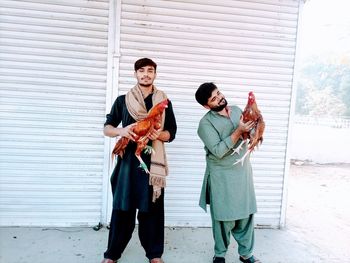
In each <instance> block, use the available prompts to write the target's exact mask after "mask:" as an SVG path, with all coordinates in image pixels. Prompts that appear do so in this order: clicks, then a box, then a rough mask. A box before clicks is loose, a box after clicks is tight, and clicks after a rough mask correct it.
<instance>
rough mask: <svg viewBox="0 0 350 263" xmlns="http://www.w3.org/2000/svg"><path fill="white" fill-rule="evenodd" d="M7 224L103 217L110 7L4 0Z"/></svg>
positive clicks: (2, 154) (0, 209) (1, 154)
mask: <svg viewBox="0 0 350 263" xmlns="http://www.w3.org/2000/svg"><path fill="white" fill-rule="evenodd" d="M0 8H1V10H0V13H1V18H0V30H1V40H0V59H1V77H0V83H1V103H0V113H1V118H0V122H1V127H0V134H1V151H0V158H1V167H0V168H1V181H0V182H1V193H0V218H1V225H34V226H73V225H79V226H80V225H93V224H96V223H98V222H99V221H100V217H101V205H102V173H103V161H104V160H103V151H104V137H103V134H102V127H103V121H104V115H105V96H106V76H107V36H108V12H109V10H108V8H109V1H108V0H105V1H85V0H75V1H68V0H63V1H59V0H50V1H44V0H36V1H6V0H3V1H1V4H0Z"/></svg>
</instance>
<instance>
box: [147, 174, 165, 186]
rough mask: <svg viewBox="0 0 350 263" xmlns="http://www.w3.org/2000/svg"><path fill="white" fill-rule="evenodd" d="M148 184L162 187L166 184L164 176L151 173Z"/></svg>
mask: <svg viewBox="0 0 350 263" xmlns="http://www.w3.org/2000/svg"><path fill="white" fill-rule="evenodd" d="M149 184H150V185H156V186H158V187H161V188H164V187H165V186H166V180H165V177H164V176H157V175H153V174H151V175H150V177H149Z"/></svg>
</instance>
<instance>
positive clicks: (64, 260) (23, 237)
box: [0, 227, 340, 263]
mask: <svg viewBox="0 0 350 263" xmlns="http://www.w3.org/2000/svg"><path fill="white" fill-rule="evenodd" d="M0 234H1V238H0V240H1V256H0V262H3V263H33V262H35V263H99V262H100V261H101V259H102V253H103V251H104V250H105V247H106V244H107V236H108V230H106V229H105V228H103V229H101V230H99V231H94V230H93V229H91V228H23V227H21V228H12V227H11V228H1V231H0ZM165 243H166V244H165V253H164V257H163V258H164V260H165V262H166V263H177V262H182V263H210V262H212V261H211V258H212V256H213V241H212V235H211V229H210V228H167V229H166V241H165ZM255 255H256V256H257V257H258V258H260V259H261V260H263V262H265V263H266V262H269V263H277V262H281V263H282V262H283V263H285V262H291V263H294V262H295V263H297V262H340V261H329V259H328V258H327V255H326V254H324V255H322V254H320V251H319V250H318V249H317V247H314V246H313V245H312V244H309V243H307V242H304V241H303V240H301V239H300V238H299V237H298V235H297V234H296V233H293V231H288V230H266V229H257V230H256V253H255ZM226 261H227V262H237V263H238V262H239V260H238V254H237V245H236V243H235V242H234V241H233V240H232V243H231V246H230V250H229V252H228V253H227V256H226ZM120 262H121V263H146V262H147V259H146V258H145V256H144V252H143V250H142V248H141V245H140V242H139V240H138V236H137V233H134V235H133V238H132V240H131V242H130V243H129V245H128V247H127V249H126V251H125V252H124V254H123V256H122V258H121V260H120Z"/></svg>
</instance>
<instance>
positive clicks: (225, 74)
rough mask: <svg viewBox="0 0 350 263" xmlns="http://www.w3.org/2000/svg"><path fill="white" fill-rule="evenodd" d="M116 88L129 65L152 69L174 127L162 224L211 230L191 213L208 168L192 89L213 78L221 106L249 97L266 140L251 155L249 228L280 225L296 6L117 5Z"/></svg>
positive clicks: (124, 82)
mask: <svg viewBox="0 0 350 263" xmlns="http://www.w3.org/2000/svg"><path fill="white" fill-rule="evenodd" d="M121 8H122V10H121V34H120V53H121V57H120V72H119V74H120V79H119V92H120V94H124V93H126V92H127V90H129V89H130V88H131V87H132V86H133V85H134V84H135V79H134V78H133V63H134V61H135V60H136V59H138V58H141V57H150V58H152V59H154V60H155V62H156V63H158V77H157V80H156V82H155V84H156V85H157V86H158V87H159V88H160V89H163V90H164V91H166V92H167V94H168V96H169V98H170V99H171V100H172V102H173V105H174V109H175V114H176V118H177V123H178V133H177V136H176V139H175V141H174V142H172V143H171V144H169V145H167V146H166V147H167V152H168V158H169V163H170V176H169V177H168V187H167V190H166V207H165V209H166V224H167V225H177V226H186V225H189V226H208V225H210V219H209V215H208V214H205V213H204V212H203V211H202V210H201V209H200V208H199V207H198V199H199V194H200V189H201V184H202V178H203V174H204V169H205V158H204V150H203V144H202V142H201V141H200V140H199V138H198V136H197V126H198V122H199V120H200V118H201V117H202V116H203V115H204V114H205V112H206V111H205V110H204V108H202V107H201V106H200V105H198V104H197V102H196V101H195V98H194V93H195V91H196V89H197V88H198V86H199V85H200V84H201V83H203V82H208V81H213V82H215V83H216V84H217V85H218V87H219V88H220V89H221V90H222V91H223V93H224V94H225V96H226V97H227V99H228V101H229V102H230V103H232V104H238V105H239V106H240V107H242V108H243V107H244V106H245V104H246V101H247V95H248V91H250V90H252V91H254V92H255V94H256V98H257V103H258V105H259V107H260V109H261V111H262V113H263V115H264V118H265V121H266V132H265V138H264V143H263V145H262V146H261V147H260V149H259V150H258V151H257V152H255V153H254V154H253V156H252V162H253V166H254V180H255V186H256V194H257V199H258V210H259V212H258V214H257V216H256V224H257V225H264V226H268V227H278V226H279V225H280V219H281V215H282V210H281V206H282V194H283V183H284V173H285V165H286V155H285V152H286V144H287V131H288V120H289V111H290V100H291V90H292V77H293V67H294V56H295V46H296V33H297V21H298V11H299V10H298V9H299V2H298V1H293V0H284V1H280V0H264V1H231V0H222V1H214V0H210V1H200V0H182V1H163V0H154V1H144V0H122V7H121Z"/></svg>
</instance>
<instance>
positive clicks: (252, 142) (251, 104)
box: [232, 91, 265, 165]
mask: <svg viewBox="0 0 350 263" xmlns="http://www.w3.org/2000/svg"><path fill="white" fill-rule="evenodd" d="M242 120H243V122H244V123H246V122H248V121H252V122H254V127H253V129H251V130H250V131H249V132H245V133H243V134H242V138H243V141H242V143H241V144H240V145H239V146H238V147H237V149H236V150H235V151H234V152H233V153H232V154H234V153H239V151H240V149H241V147H242V145H243V144H244V143H248V140H249V146H248V150H247V152H246V153H245V154H244V155H243V157H242V158H241V159H239V160H238V161H237V162H235V163H234V165H235V164H237V163H239V162H241V163H242V165H243V162H244V159H245V158H246V157H247V155H248V154H250V153H251V152H252V151H253V150H254V148H255V147H256V146H257V145H258V144H259V143H260V144H261V143H262V141H263V134H264V130H265V122H264V119H263V116H262V115H261V112H260V110H259V109H258V105H257V104H256V101H255V96H254V94H253V92H252V91H250V92H249V93H248V103H247V105H246V107H245V109H244V111H243V113H242Z"/></svg>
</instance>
